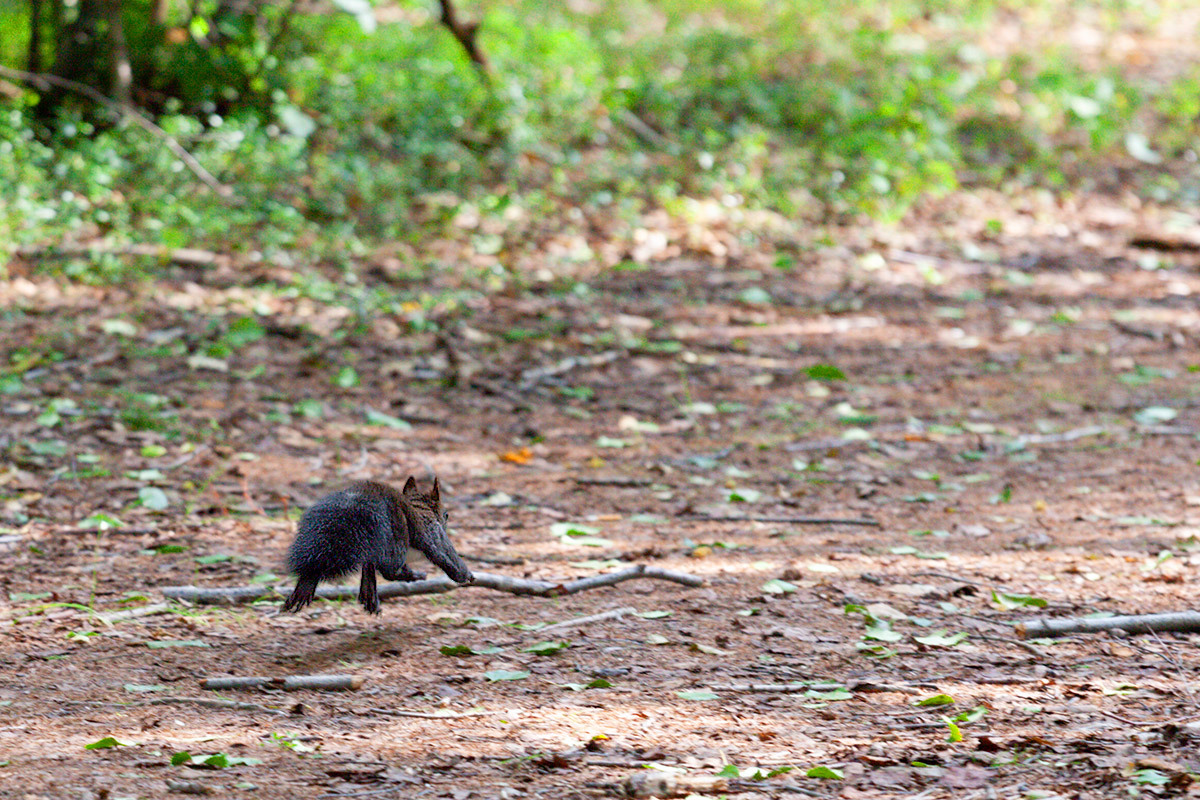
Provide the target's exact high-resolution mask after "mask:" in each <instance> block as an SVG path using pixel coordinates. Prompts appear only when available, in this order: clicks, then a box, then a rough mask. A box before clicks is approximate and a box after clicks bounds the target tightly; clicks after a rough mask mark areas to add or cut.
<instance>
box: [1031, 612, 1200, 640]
mask: <svg viewBox="0 0 1200 800" xmlns="http://www.w3.org/2000/svg"><path fill="white" fill-rule="evenodd" d="M1016 630H1017V636H1020V637H1021V638H1022V639H1036V638H1039V637H1042V636H1066V635H1068V634H1071V633H1100V632H1102V631H1113V630H1122V631H1125V632H1126V633H1152V632H1155V633H1158V632H1168V631H1169V632H1176V633H1200V611H1174V612H1171V613H1169V614H1139V615H1137V616H1132V617H1102V618H1099V619H1080V618H1078V617H1072V618H1068V619H1031V620H1026V621H1025V622H1019V623H1017V629H1016Z"/></svg>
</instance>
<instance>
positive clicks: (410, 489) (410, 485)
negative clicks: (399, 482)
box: [404, 475, 417, 494]
mask: <svg viewBox="0 0 1200 800" xmlns="http://www.w3.org/2000/svg"><path fill="white" fill-rule="evenodd" d="M404 493H405V494H416V493H417V479H416V478H414V477H413V476H412V475H409V476H408V480H407V481H405V482H404Z"/></svg>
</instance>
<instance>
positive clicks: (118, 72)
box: [104, 0, 133, 105]
mask: <svg viewBox="0 0 1200 800" xmlns="http://www.w3.org/2000/svg"><path fill="white" fill-rule="evenodd" d="M104 5H105V11H106V12H107V15H108V47H109V58H110V69H111V74H112V90H113V98H114V99H115V100H116V101H117V102H118V103H120V104H122V105H129V104H130V102H131V101H132V99H133V96H132V88H133V69H132V67H130V66H129V47H128V45H127V44H126V43H125V22H124V20H122V19H121V0H107V2H105V4H104Z"/></svg>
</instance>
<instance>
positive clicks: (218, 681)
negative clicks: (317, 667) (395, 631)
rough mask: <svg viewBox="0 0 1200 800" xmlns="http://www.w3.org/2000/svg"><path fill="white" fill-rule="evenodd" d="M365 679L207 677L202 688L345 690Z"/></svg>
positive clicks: (361, 682)
mask: <svg viewBox="0 0 1200 800" xmlns="http://www.w3.org/2000/svg"><path fill="white" fill-rule="evenodd" d="M362 685H363V679H362V678H360V677H358V676H357V675H286V676H284V677H277V678H264V677H245V678H205V679H204V680H202V681H200V688H201V689H211V690H213V691H227V690H230V689H283V690H284V691H285V692H296V691H299V690H301V689H316V690H318V691H322V692H343V691H346V690H347V689H349V690H354V689H359V688H361V687H362Z"/></svg>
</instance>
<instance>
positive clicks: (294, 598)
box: [283, 575, 320, 611]
mask: <svg viewBox="0 0 1200 800" xmlns="http://www.w3.org/2000/svg"><path fill="white" fill-rule="evenodd" d="M319 580H320V579H319V578H312V577H309V576H307V575H301V576H300V580H298V581H296V588H295V589H293V590H292V594H291V597H289V598H288V599H287V602H285V603H284V604H283V610H284V611H299V610H300V609H302V608H304V607H305V606H306V605H308V604H309V603H311V602H312V601H313V597H314V596H315V595H316V593H317V583H318V582H319Z"/></svg>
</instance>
